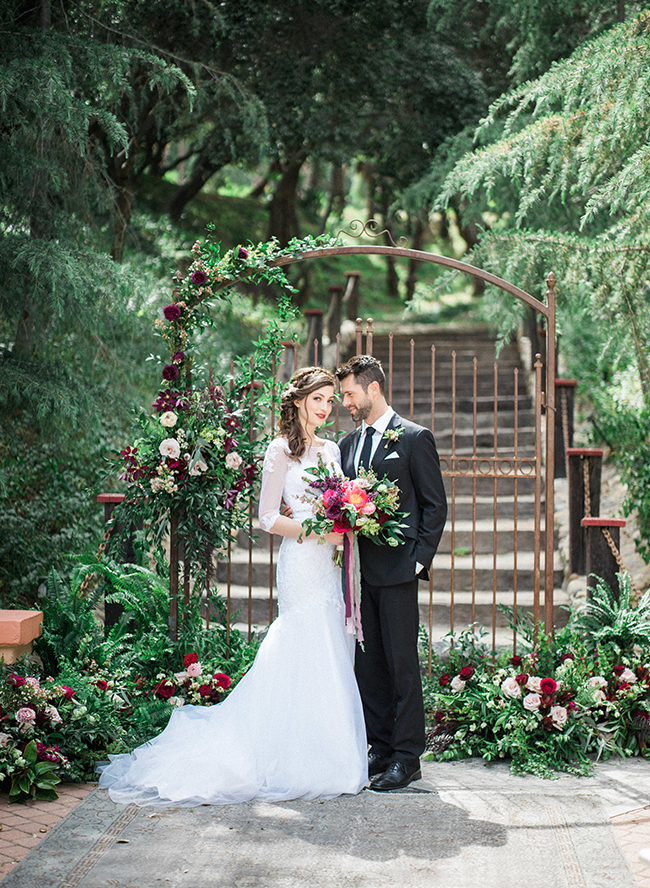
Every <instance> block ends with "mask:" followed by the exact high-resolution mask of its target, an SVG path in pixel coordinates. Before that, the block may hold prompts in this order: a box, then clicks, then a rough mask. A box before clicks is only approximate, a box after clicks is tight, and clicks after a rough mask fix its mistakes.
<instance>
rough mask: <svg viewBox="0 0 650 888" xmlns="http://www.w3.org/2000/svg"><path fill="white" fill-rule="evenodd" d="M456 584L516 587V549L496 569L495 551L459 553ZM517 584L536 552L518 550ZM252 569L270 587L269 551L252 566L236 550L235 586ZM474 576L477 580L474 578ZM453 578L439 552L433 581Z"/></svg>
mask: <svg viewBox="0 0 650 888" xmlns="http://www.w3.org/2000/svg"><path fill="white" fill-rule="evenodd" d="M543 554H544V553H542V558H541V570H542V571H543V570H544V557H543ZM453 562H454V565H453V567H454V570H453V574H454V585H455V588H457V589H471V588H472V585H473V584H474V585H475V586H476V588H483V589H490V588H492V587H493V584H494V583H496V588H497V589H512V588H513V586H514V582H515V570H514V566H515V557H514V552H497V556H496V569H494V567H493V555H492V554H491V553H477V554H476V556H475V558H472V556H471V555H455V556H454V558H453ZM516 563H517V585H518V586H519V587H521V588H525V587H527V586H528V587H531V588H532V586H533V553H532V552H529V551H520V552H518V553H517V560H516ZM249 570H250V574H251V576H252V584H253V585H254V586H261V587H264V586H267V585H268V581H269V558H268V552H262V551H260V550H257V549H253V552H252V562H251V564H250V565H249V555H248V552H247V551H246V550H244V549H235V550H234V551H233V553H232V561H231V564H230V577H231V582H232V583H233V584H235V585H241V586H244V585H247V584H248V577H249ZM216 577H217V583H220V584H223V583H225V582H226V579H227V565H226V564H225V562H219V563H218V564H217V571H216ZM472 577H474V579H473V580H472ZM562 579H563V569H562V564H561V563H560V561H559V557H557V556H556V563H555V569H554V582H555V584H556V585H557V586H559V585H561V583H562ZM451 580H452V555H451V553H450V552H439V553H438V554H437V555H436V557H435V559H434V562H433V582H434V585H435V587H436V588H438V589H450V588H451Z"/></svg>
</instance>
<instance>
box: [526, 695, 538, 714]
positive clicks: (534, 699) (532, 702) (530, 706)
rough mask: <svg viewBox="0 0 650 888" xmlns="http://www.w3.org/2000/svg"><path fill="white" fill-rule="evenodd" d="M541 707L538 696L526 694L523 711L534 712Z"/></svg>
mask: <svg viewBox="0 0 650 888" xmlns="http://www.w3.org/2000/svg"><path fill="white" fill-rule="evenodd" d="M541 705H542V698H541V697H540V696H539V694H526V696H525V697H524V709H527V710H528V712H535V710H537V709H539V707H540V706H541Z"/></svg>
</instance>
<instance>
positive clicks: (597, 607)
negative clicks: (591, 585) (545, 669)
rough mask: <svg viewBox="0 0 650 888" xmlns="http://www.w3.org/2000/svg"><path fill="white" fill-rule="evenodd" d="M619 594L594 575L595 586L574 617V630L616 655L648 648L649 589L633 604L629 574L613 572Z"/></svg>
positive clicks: (649, 627)
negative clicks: (581, 611) (575, 617)
mask: <svg viewBox="0 0 650 888" xmlns="http://www.w3.org/2000/svg"><path fill="white" fill-rule="evenodd" d="M616 576H617V577H618V581H619V595H618V597H617V596H615V595H614V593H613V592H612V590H611V589H610V588H609V586H608V585H607V584H606V583H605V582H604V581H603V580H602V579H601V578H600V577H596V578H595V579H596V588H595V589H593V591H592V593H591V595H590V596H589V598H588V599H587V602H586V604H585V608H584V612H583V613H581V614H579V616H578V617H577V619H576V620H575V623H574V626H575V629H576V630H578V631H579V632H581V633H582V634H584V636H585V637H586V639H587V641H588V642H591V643H592V644H593V645H595V646H599V647H602V648H605V649H611V651H612V652H613V653H614V654H615V655H616V656H618V657H621V656H624V655H628V656H629V655H630V654H632V652H633V649H634V647H635V646H638V647H641V648H643V649H645V648H648V647H650V592H646V593H645V594H644V595H643V596H642V597H641V599H640V601H639V602H638V603H637V604H636V605H634V604H633V603H632V585H631V581H630V575H629V574H628V573H619V574H617V575H616Z"/></svg>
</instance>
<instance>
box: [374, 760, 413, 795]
mask: <svg viewBox="0 0 650 888" xmlns="http://www.w3.org/2000/svg"><path fill="white" fill-rule="evenodd" d="M421 777H422V771H421V770H420V763H419V762H416V763H415V764H413V765H405V764H404V762H392V763H391V765H390V766H389V767H388V768H387V769H386V770H385V771H384V773H383V774H382V775H381V777H377V778H376V779H375V780H373V781H372V783H371V784H370V789H376V790H377V792H390V790H391V789H402V787H404V786H408V785H409V783H412V782H413V781H414V780H420V778H421Z"/></svg>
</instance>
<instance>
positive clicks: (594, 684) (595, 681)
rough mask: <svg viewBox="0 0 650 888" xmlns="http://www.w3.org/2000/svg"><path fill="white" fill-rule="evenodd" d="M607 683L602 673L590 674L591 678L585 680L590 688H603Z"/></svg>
mask: <svg viewBox="0 0 650 888" xmlns="http://www.w3.org/2000/svg"><path fill="white" fill-rule="evenodd" d="M606 684H607V679H606V678H603V677H602V675H592V676H591V678H590V679H589V680H588V681H587V685H588V686H589V687H590V688H604V687H605V686H606Z"/></svg>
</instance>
